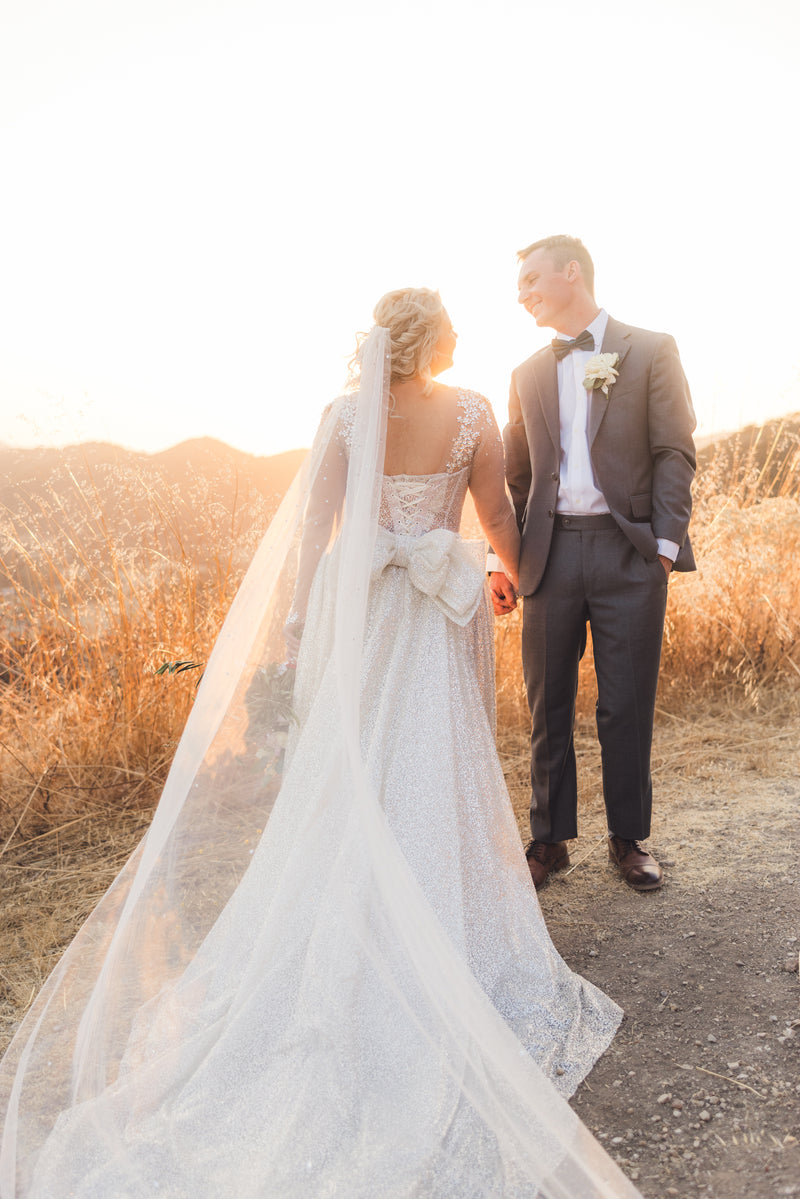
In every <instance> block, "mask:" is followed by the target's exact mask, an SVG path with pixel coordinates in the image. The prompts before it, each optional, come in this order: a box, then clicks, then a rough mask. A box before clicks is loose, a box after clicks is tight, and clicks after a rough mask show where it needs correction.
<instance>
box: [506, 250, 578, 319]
mask: <svg viewBox="0 0 800 1199" xmlns="http://www.w3.org/2000/svg"><path fill="white" fill-rule="evenodd" d="M576 266H577V263H575V262H568V263H566V264H565V265H564V266H563V267H561V268H559V267H557V266H556V265H555V263H554V261H553V257H552V255H551V253H550V251H549V250H534V251H533V253H531V254H529V255H528V257H527V258H525V259H523V261H522V265H521V266H520V269H519V280H518V283H517V286H518V287H519V302H520V304H522V305H523V306H524V307H525V308H526V309H527V311H528V312H529V313H530V314H531V316H532V317H533V319H534V320H535V321H536V324H537V325H541V326H544V327H545V328H548V329H556V330H557V331H558V332H559V333H561V332H568V330H567V329H562V327H561V326H562V325H563V324H564V322H565V321H568V320H569V317H568V314H569V311H570V309H571V307H572V306H573V305H574V302H575V268H576Z"/></svg>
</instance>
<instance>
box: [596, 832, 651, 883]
mask: <svg viewBox="0 0 800 1199" xmlns="http://www.w3.org/2000/svg"><path fill="white" fill-rule="evenodd" d="M608 856H609V859H610V860H611V861H612V862H613V863H614V865H615V866H616V867H617V869H618V870H619V872H620V874H621V875H622V878H623V880H624V881H625V882H626V883H627V884H628V886H629V887H633V889H634V891H657V890H658V888H659V887H660V886H662V884H663V882H664V871H663V870H662V869H661V867H660V866H659V864H658V862H657V861H656V860H655V858H654V857H653V855H652V854H649V853H648V852H647V850H646V849H642V847H641V845H640V844H639V842H638V841H628V840H626V838H625V837H611V836H610V837H609V838H608Z"/></svg>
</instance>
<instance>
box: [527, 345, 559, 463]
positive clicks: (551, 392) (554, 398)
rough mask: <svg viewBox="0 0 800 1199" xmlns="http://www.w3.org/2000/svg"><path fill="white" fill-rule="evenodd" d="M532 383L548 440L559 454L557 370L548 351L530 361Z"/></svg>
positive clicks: (553, 359) (551, 354) (554, 361)
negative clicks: (548, 436)
mask: <svg viewBox="0 0 800 1199" xmlns="http://www.w3.org/2000/svg"><path fill="white" fill-rule="evenodd" d="M531 366H532V368H533V369H532V374H533V382H534V386H535V388H536V392H537V395H538V398H539V403H540V404H541V407H542V413H543V414H544V421H545V424H546V425H547V432H548V433H549V434H550V440H551V441H552V443H553V445H554V446H555V448H556V451H557V452H558V454H559V455H560V454H561V425H560V421H559V412H558V370H557V367H556V356H555V354H553V353H552V352H551V351H550V350H546V351H545V352H544V353H541V354H537V355H536V356H535V358H534V359H533V360H532V363H531Z"/></svg>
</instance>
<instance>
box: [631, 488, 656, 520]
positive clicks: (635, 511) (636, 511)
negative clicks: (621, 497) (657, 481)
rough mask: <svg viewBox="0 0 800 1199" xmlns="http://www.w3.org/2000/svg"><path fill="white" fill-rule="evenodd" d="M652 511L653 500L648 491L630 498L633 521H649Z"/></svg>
mask: <svg viewBox="0 0 800 1199" xmlns="http://www.w3.org/2000/svg"><path fill="white" fill-rule="evenodd" d="M652 511H653V499H652V496H651V494H650V492H649V491H640V492H639V494H638V495H632V496H631V513H632V515H633V519H634V520H649V519H650V516H651V513H652Z"/></svg>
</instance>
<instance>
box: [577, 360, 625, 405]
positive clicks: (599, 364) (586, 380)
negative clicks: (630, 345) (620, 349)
mask: <svg viewBox="0 0 800 1199" xmlns="http://www.w3.org/2000/svg"><path fill="white" fill-rule="evenodd" d="M618 362H619V354H595V356H594V358H590V359H589V361H588V362H587V363H586V374H585V375H584V376H583V386H584V387H585V388H586V390H587V391H595V390H596V389H597V388H598V387H601V388H602V390H603V394H604V395H608V389H609V387H610V386H611V384H612V383H613V382H614V380H615V379H616V377H617V375H618V374H619V371H615V370H614V367H615V366H616V365H617V363H618Z"/></svg>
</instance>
